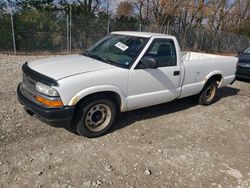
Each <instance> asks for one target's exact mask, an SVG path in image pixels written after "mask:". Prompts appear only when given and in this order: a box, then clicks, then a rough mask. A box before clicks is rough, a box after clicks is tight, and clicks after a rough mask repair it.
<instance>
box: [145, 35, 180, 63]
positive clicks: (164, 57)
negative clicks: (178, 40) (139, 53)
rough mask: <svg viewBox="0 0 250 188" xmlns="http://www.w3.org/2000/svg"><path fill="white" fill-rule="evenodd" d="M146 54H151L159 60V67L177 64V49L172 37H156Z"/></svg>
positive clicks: (150, 55)
mask: <svg viewBox="0 0 250 188" xmlns="http://www.w3.org/2000/svg"><path fill="white" fill-rule="evenodd" d="M144 56H149V57H152V58H154V59H155V60H156V61H157V65H158V67H168V66H176V64H177V58H176V50H175V45H174V41H173V40H171V39H155V40H154V41H153V42H152V44H151V45H150V47H149V49H148V50H147V52H146V53H145V55H144Z"/></svg>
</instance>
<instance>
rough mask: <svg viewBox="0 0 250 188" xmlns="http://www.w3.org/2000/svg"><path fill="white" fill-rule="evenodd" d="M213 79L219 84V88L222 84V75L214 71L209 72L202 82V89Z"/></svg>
mask: <svg viewBox="0 0 250 188" xmlns="http://www.w3.org/2000/svg"><path fill="white" fill-rule="evenodd" d="M213 79H214V80H216V81H217V82H218V83H219V84H218V87H220V86H221V85H222V84H223V73H222V72H221V71H214V72H211V73H210V74H208V75H207V76H206V78H205V79H204V81H203V83H204V86H203V88H204V87H205V86H206V84H207V83H208V82H209V81H210V80H213Z"/></svg>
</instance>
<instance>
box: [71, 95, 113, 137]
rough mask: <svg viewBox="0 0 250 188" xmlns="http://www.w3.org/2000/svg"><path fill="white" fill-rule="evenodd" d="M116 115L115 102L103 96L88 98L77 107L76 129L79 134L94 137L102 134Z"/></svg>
mask: <svg viewBox="0 0 250 188" xmlns="http://www.w3.org/2000/svg"><path fill="white" fill-rule="evenodd" d="M115 117H116V106H115V103H114V102H113V101H112V100H110V99H105V98H100V97H99V98H98V99H96V98H90V99H88V100H86V101H85V102H83V103H82V104H81V105H80V107H79V112H78V121H77V124H76V131H77V133H78V134H79V135H82V136H85V137H88V138H94V137H98V136H101V135H103V134H104V133H106V132H107V131H108V129H109V128H110V127H111V126H112V124H113V123H114V121H115Z"/></svg>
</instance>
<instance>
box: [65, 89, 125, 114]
mask: <svg viewBox="0 0 250 188" xmlns="http://www.w3.org/2000/svg"><path fill="white" fill-rule="evenodd" d="M108 91H109V92H115V93H116V94H118V95H119V96H120V99H121V109H120V110H121V111H122V112H123V111H125V110H126V106H127V104H126V96H125V95H124V94H123V92H122V91H121V90H120V89H119V88H118V87H116V86H112V85H97V86H93V87H89V88H85V89H83V90H81V91H79V92H78V93H77V94H76V95H74V96H73V97H72V98H71V100H70V102H69V104H68V106H74V105H76V104H77V103H78V102H79V101H80V100H81V99H83V98H84V97H86V96H88V95H91V94H94V93H100V92H108Z"/></svg>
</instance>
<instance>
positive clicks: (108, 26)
mask: <svg viewBox="0 0 250 188" xmlns="http://www.w3.org/2000/svg"><path fill="white" fill-rule="evenodd" d="M109 28H110V20H109V15H108V25H107V35H109V33H110V31H109Z"/></svg>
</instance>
